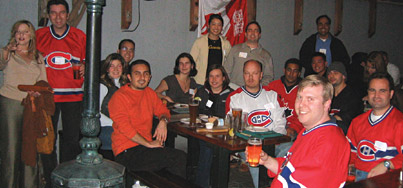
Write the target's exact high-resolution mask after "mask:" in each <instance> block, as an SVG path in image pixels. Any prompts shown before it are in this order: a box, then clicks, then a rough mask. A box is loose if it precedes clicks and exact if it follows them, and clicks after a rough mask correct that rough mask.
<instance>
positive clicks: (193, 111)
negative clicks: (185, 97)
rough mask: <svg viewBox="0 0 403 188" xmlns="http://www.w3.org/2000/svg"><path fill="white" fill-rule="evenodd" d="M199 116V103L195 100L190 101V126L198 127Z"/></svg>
mask: <svg viewBox="0 0 403 188" xmlns="http://www.w3.org/2000/svg"><path fill="white" fill-rule="evenodd" d="M198 116H199V101H198V100H194V99H193V98H190V99H189V125H190V127H196V120H197V117H198Z"/></svg>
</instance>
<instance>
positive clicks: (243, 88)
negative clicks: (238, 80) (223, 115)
mask: <svg viewBox="0 0 403 188" xmlns="http://www.w3.org/2000/svg"><path fill="white" fill-rule="evenodd" d="M241 88H242V90H243V91H244V92H245V93H246V94H247V95H249V96H250V97H252V98H257V97H259V95H260V93H262V89H263V87H262V85H260V88H259V92H257V93H251V92H249V91H248V90H246V88H245V86H242V87H241Z"/></svg>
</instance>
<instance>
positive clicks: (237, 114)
mask: <svg viewBox="0 0 403 188" xmlns="http://www.w3.org/2000/svg"><path fill="white" fill-rule="evenodd" d="M231 110H232V116H233V117H234V118H235V117H241V115H242V108H232V109H231Z"/></svg>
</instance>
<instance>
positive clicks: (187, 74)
mask: <svg viewBox="0 0 403 188" xmlns="http://www.w3.org/2000/svg"><path fill="white" fill-rule="evenodd" d="M195 75H197V70H196V65H195V62H194V60H193V58H192V56H191V55H190V54H188V53H181V54H180V55H179V56H178V57H177V58H176V61H175V68H174V75H170V76H167V77H165V78H164V79H163V80H161V83H160V85H158V87H157V88H155V92H156V93H157V95H158V97H159V98H160V99H165V100H167V101H168V102H171V103H185V104H187V103H188V102H189V97H191V96H193V95H194V94H196V91H197V89H196V88H197V84H196V82H195V80H194V79H193V78H192V77H193V76H195ZM164 91H165V95H163V94H162V93H163V92H164Z"/></svg>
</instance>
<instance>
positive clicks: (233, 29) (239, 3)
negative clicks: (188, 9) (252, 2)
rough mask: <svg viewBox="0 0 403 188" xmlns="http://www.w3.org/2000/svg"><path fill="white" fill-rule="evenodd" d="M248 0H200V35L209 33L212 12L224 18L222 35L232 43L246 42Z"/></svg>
mask: <svg viewBox="0 0 403 188" xmlns="http://www.w3.org/2000/svg"><path fill="white" fill-rule="evenodd" d="M246 1H247V0H200V1H199V27H198V33H197V34H198V37H200V36H201V35H205V34H207V33H208V29H207V26H208V20H209V18H210V15H212V14H220V15H221V16H222V18H223V19H224V25H223V31H222V35H224V36H225V37H227V40H228V41H230V43H231V45H232V46H234V45H235V44H239V43H243V42H245V27H246V25H247V24H248V20H247V15H248V14H247V7H246Z"/></svg>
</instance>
